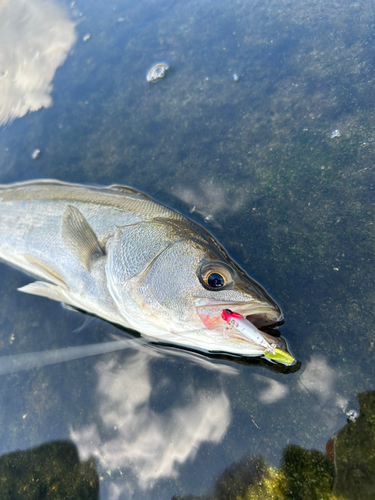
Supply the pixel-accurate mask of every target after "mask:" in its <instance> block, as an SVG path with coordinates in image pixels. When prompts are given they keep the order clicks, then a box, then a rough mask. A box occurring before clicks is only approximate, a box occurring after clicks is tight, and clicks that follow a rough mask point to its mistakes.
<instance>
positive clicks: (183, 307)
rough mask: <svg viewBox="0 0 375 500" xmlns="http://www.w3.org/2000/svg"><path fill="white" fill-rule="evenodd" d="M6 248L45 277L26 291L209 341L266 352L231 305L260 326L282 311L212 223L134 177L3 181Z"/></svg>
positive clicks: (213, 345) (143, 328)
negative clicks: (233, 322)
mask: <svg viewBox="0 0 375 500" xmlns="http://www.w3.org/2000/svg"><path fill="white" fill-rule="evenodd" d="M0 258H1V259H2V260H4V261H6V262H8V263H10V264H13V265H14V266H17V267H18V268H21V269H23V270H24V271H26V272H28V273H30V274H32V275H34V276H36V277H37V278H38V281H36V282H34V283H30V284H29V285H26V286H25V287H23V288H21V289H20V290H21V291H23V292H26V293H31V294H35V295H40V296H44V297H48V298H50V299H53V300H57V301H61V302H63V303H65V304H69V305H71V306H73V307H75V308H78V309H81V310H84V311H87V312H89V313H92V314H95V315H97V316H99V317H102V318H104V319H106V320H107V321H110V322H112V323H116V324H118V325H122V326H124V327H127V328H131V329H133V330H136V331H138V332H140V333H141V334H142V335H143V336H145V337H147V338H148V339H152V340H158V341H161V342H168V343H172V344H178V345H182V346H185V347H188V348H193V349H198V350H200V351H205V352H221V353H229V354H240V355H243V356H259V355H260V354H261V352H260V350H259V346H257V345H256V344H255V343H254V342H252V341H251V339H249V338H246V336H244V335H242V334H241V333H240V332H238V331H236V332H235V333H233V329H230V328H228V325H227V324H226V322H225V321H224V320H223V319H222V317H221V312H222V310H223V309H225V308H229V309H233V310H235V311H238V312H239V313H241V314H242V315H243V316H245V317H247V318H248V319H249V320H250V321H251V322H252V323H253V324H254V325H255V326H257V327H262V326H268V325H272V324H276V323H278V322H280V321H281V320H282V313H281V311H280V309H279V307H278V306H277V305H276V304H275V302H274V301H273V300H272V299H271V298H270V297H269V296H268V295H267V293H266V292H265V291H264V290H263V289H262V288H261V287H260V286H259V285H258V284H257V283H255V282H254V281H253V280H251V278H249V277H248V276H247V275H246V274H245V272H244V271H243V270H242V269H240V268H239V267H238V266H237V265H236V264H235V263H234V262H233V261H232V260H231V259H230V258H229V256H228V255H227V253H226V252H225V250H224V249H223V248H222V247H221V246H220V244H219V243H218V242H217V241H216V240H215V239H214V238H213V237H212V236H211V235H210V234H209V233H208V232H206V231H205V230H204V229H203V228H202V227H200V226H199V225H197V224H195V223H194V222H192V221H190V220H189V219H187V218H185V217H184V216H182V215H181V214H179V213H178V212H175V211H174V210H171V209H169V208H168V207H165V206H163V205H161V204H159V203H157V202H155V201H154V200H152V199H151V198H149V197H148V196H146V195H145V194H143V193H140V192H138V191H136V190H133V189H131V188H127V187H122V186H110V187H108V188H104V187H103V188H100V187H93V186H86V185H79V184H69V183H63V182H59V181H55V180H38V181H31V182H24V183H17V184H9V185H0Z"/></svg>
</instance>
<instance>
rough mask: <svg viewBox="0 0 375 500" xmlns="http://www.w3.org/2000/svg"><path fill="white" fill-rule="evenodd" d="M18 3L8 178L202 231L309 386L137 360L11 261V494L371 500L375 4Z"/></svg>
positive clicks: (136, 345)
mask: <svg viewBox="0 0 375 500" xmlns="http://www.w3.org/2000/svg"><path fill="white" fill-rule="evenodd" d="M25 5H26V3H24V2H22V1H21V0H10V1H9V2H8V4H6V2H4V1H3V2H2V1H1V0H0V9H2V10H0V28H1V27H2V26H3V27H4V26H5V25H6V26H8V27H7V29H8V31H7V32H6V34H5V35H4V33H5V31H2V30H1V29H0V90H1V94H2V96H5V97H4V99H3V100H0V123H3V125H2V126H1V127H0V151H1V154H0V183H7V182H14V181H21V180H26V179H32V178H58V179H61V180H64V181H70V182H83V183H95V184H101V185H108V184H113V183H116V184H125V185H130V186H132V187H134V188H137V189H139V190H141V191H144V192H146V193H147V194H149V195H150V196H152V197H154V198H155V199H157V200H158V201H160V202H162V203H165V204H167V205H169V206H171V207H172V208H174V209H176V210H179V211H180V212H181V213H183V214H184V215H186V216H188V217H190V218H192V219H194V220H195V221H197V222H198V223H200V224H202V225H203V226H204V227H205V228H206V229H207V230H209V231H210V232H211V233H212V234H214V235H215V236H216V237H217V238H218V240H219V241H220V242H221V243H222V244H223V246H224V247H225V248H226V250H227V251H228V253H229V254H230V255H231V257H232V258H234V259H235V260H236V261H237V262H238V263H239V264H240V265H241V266H242V267H243V268H244V269H246V271H247V272H248V273H249V274H250V275H251V276H252V277H253V278H255V279H256V280H257V281H259V282H260V283H261V284H262V285H263V286H264V287H265V288H266V290H267V291H268V292H269V293H270V294H271V295H272V297H273V298H274V299H275V300H276V302H277V303H278V304H279V305H280V306H281V307H282V310H283V312H284V316H285V324H284V325H282V326H281V327H280V328H279V331H280V333H281V334H282V335H283V337H285V338H286V339H287V340H288V344H289V346H290V348H291V350H292V352H293V354H294V355H295V357H296V358H297V359H298V360H299V361H300V362H301V368H300V369H299V370H298V371H297V372H295V373H278V372H276V371H274V370H271V369H269V368H267V367H266V366H265V365H264V364H259V363H254V364H241V363H236V362H234V361H231V360H228V359H210V358H207V357H204V356H201V355H195V354H193V353H189V352H185V351H182V350H177V349H170V348H168V349H167V348H160V347H155V346H150V345H147V344H144V343H143V342H142V341H141V340H134V339H133V338H132V337H130V335H128V334H127V333H126V332H123V331H121V330H119V329H117V328H115V327H114V326H112V325H110V324H108V323H106V322H104V321H102V320H100V319H97V318H93V319H90V318H88V317H87V316H84V315H83V314H80V313H78V312H74V311H71V310H67V309H65V308H63V307H62V306H61V305H59V304H57V303H54V302H52V301H48V300H46V299H42V298H38V297H32V296H28V295H23V294H20V293H18V292H17V290H16V289H17V288H18V287H21V286H23V285H25V284H27V283H28V282H29V281H30V277H28V276H26V275H25V274H23V273H22V272H19V271H17V270H15V269H13V268H11V267H8V266H7V265H5V264H0V270H1V277H2V279H1V282H0V356H1V357H2V358H1V367H0V373H1V376H0V423H1V425H0V454H1V455H2V458H0V471H1V477H3V478H6V480H5V479H4V481H3V482H2V483H1V482H0V488H3V489H4V493H3V492H2V494H1V495H0V496H1V498H8V497H9V498H13V497H12V494H11V487H10V485H12V487H13V488H15V490H14V491H16V490H17V491H18V490H19V491H22V494H23V495H24V496H23V497H22V498H31V494H32V492H34V491H37V492H38V491H39V490H38V488H42V487H43V488H44V490H43V491H47V492H48V494H49V495H50V497H48V498H66V497H67V495H68V493H69V494H70V495H73V497H74V495H75V497H77V498H78V493H77V492H78V491H83V492H84V494H85V495H86V496H82V498H99V497H100V499H102V500H107V499H134V500H137V499H142V500H143V499H146V500H147V499H150V500H154V499H157V500H163V499H168V500H169V499H171V498H172V497H173V496H175V497H179V498H180V497H181V498H185V497H187V496H188V495H195V496H196V497H198V498H205V499H207V498H215V499H216V498H226V499H228V498H236V497H235V496H233V497H231V496H230V495H231V494H232V495H233V491H235V492H237V493H238V498H241V499H242V498H250V494H252V495H258V496H253V497H251V498H271V494H273V495H274V498H280V499H284V498H332V499H333V498H337V499H338V498H345V499H346V498H348V499H349V498H361V499H365V498H369V499H370V498H374V497H375V485H374V482H373V477H375V462H374V461H375V456H374V454H373V453H374V452H373V450H374V444H375V435H374V432H373V430H371V429H372V427H371V422H373V421H374V418H375V405H374V402H373V400H374V394H373V392H367V393H366V391H374V380H375V377H374V371H375V368H374V363H373V357H374V342H375V333H374V332H375V328H374V316H373V305H374V248H375V245H374V243H375V233H374V207H375V199H374V177H373V176H374V167H373V164H374V161H373V157H374V154H375V132H374V127H373V123H374V122H375V116H374V115H375V98H374V95H375V94H374V91H373V87H374V79H375V76H374V75H375V73H374V63H375V60H374V55H373V43H374V34H373V24H374V21H375V19H374V18H375V12H374V6H373V3H372V2H370V1H363V2H351V1H347V0H344V1H341V2H335V1H334V2H329V3H328V2H323V1H318V0H316V1H312V0H303V1H301V0H298V1H297V0H290V1H286V0H285V1H282V0H277V1H276V0H275V1H264V0H262V1H258V2H257V1H251V2H249V1H245V0H239V1H237V2H228V1H225V2H224V1H220V0H219V1H215V2H213V1H211V0H207V1H202V2H196V1H195V0H192V1H187V0H185V1H184V2H182V1H181V0H175V1H172V0H159V1H152V0H141V1H139V2H132V1H125V0H124V1H116V0H115V1H113V2H110V3H108V2H102V1H96V0H90V1H86V2H83V1H79V0H78V1H76V2H75V3H72V4H71V3H70V2H65V3H64V2H60V3H58V4H57V3H56V4H54V3H52V2H51V0H46V1H44V2H41V1H39V0H32V1H31V0H29V1H28V5H29V7H26V6H25ZM38 16H42V19H43V23H41V17H38ZM9 20H10V22H9ZM1 23H3V24H1ZM1 33H3V35H1ZM20 33H21V35H20ZM51 33H53V36H52V35H51ZM25 37H26V38H25ZM11 50H13V52H10V51H11ZM159 62H165V63H166V64H167V65H168V66H169V69H168V71H167V73H166V76H165V77H164V78H163V79H162V80H160V81H158V82H156V83H153V84H150V83H149V82H147V81H146V75H147V72H148V71H149V69H150V68H151V67H152V66H153V65H154V64H156V63H159ZM234 75H237V76H238V79H236V78H234ZM51 85H52V86H53V87H52V88H51V87H50V86H51ZM4 103H5V104H4ZM19 103H21V104H22V106H21V104H19ZM10 108H11V111H9V109H10ZM15 108H16V112H15V111H14V109H15ZM33 109H35V111H33ZM37 109H38V110H37ZM27 110H29V112H27ZM17 113H18V115H22V114H23V115H24V116H19V117H18V118H17V117H16V116H17ZM25 113H26V114H25ZM9 118H13V121H9ZM5 122H6V123H5ZM336 130H339V134H337V133H333V132H334V131H336ZM331 136H334V137H331ZM36 149H39V150H40V155H38V156H37V158H36V159H33V158H32V155H33V152H34V151H35V150H36ZM81 327H82V328H81ZM119 340H120V341H123V344H124V345H123V349H121V350H116V351H115V352H107V349H108V345H109V344H108V342H118V341H119ZM98 345H100V347H98ZM80 346H81V347H80ZM82 346H87V347H86V348H85V347H82ZM93 346H94V347H93ZM120 347H122V344H118V343H117V344H113V348H114V349H115V348H116V349H119V348H120ZM68 348H70V349H68ZM43 351H46V352H49V353H50V354H47V353H46V352H45V353H43V354H40V353H41V352H43ZM30 353H35V354H32V355H31V354H30ZM23 354H29V356H28V357H25V358H23V357H20V356H21V355H23ZM14 356H18V357H17V358H15V357H14ZM364 393H366V394H364ZM357 397H359V398H360V404H361V409H360V406H359V403H358V401H357V400H356V398H357ZM351 409H354V410H357V411H359V409H360V411H359V418H358V420H357V421H356V422H354V423H349V424H347V415H346V413H347V412H348V411H349V410H351ZM344 426H346V427H345V428H344ZM343 428H344V429H343ZM341 429H343V430H341ZM333 436H336V437H335V438H334V439H333V441H332V440H331V438H332V437H333ZM348 436H349V437H348ZM330 440H331V441H330ZM327 443H328V446H327V447H326V445H327ZM41 445H43V447H42V448H35V447H39V446H41ZM292 445H296V446H297V447H299V448H291V446H292ZM16 450H22V451H20V452H19V453H16V454H12V455H7V454H10V453H12V452H15V451H16ZM311 450H317V452H316V453H315V454H314V453H312V452H311ZM77 453H78V454H77ZM257 457H258V458H257ZM7 464H8V465H7ZM9 464H13V468H12V467H10V466H9ZM46 464H47V465H46ZM301 464H304V465H301ZM228 467H231V469H229V471H228V470H227V472H224V473H223V471H224V469H226V468H228ZM72 471H73V472H72ZM319 474H320V475H319ZM312 476H314V477H317V478H318V479H317V480H315V481H312V480H311V477H312ZM234 477H235V479H233V478H234ZM4 485H5V486H4ZM41 485H42V486H41ZM64 488H65V489H64ZM74 488H76V489H74ZM225 488H227V489H225ZM230 488H232V489H231V491H232V493H231V494H230V493H228V491H229V489H230ZM267 488H268V489H267ZM12 491H13V490H12ZM40 491H42V489H41V490H40ZM72 492H73V493H72ZM7 494H8V495H9V496H8V497H7V496H6V495H7ZM262 494H263V495H264V496H261V495H262ZM314 494H315V496H314ZM4 495H5V496H4ZM28 495H29V496H28ZM40 495H42V493H40ZM58 495H60V496H58ZM64 495H65V497H64ZM203 495H205V496H203ZM246 495H248V496H247V497H246ZM267 495H268V496H267ZM277 495H278V496H277ZM340 495H341V496H340ZM356 495H357V496H356ZM40 497H41V496H40ZM33 498H35V497H33ZM190 498H191V497H190Z"/></svg>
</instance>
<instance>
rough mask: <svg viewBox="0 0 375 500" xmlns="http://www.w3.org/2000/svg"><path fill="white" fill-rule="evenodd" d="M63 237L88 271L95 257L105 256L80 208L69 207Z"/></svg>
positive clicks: (62, 228)
mask: <svg viewBox="0 0 375 500" xmlns="http://www.w3.org/2000/svg"><path fill="white" fill-rule="evenodd" d="M61 237H62V240H63V242H64V244H65V245H66V247H67V248H68V249H69V251H70V252H71V253H72V254H73V255H74V257H76V259H78V261H79V262H80V263H81V264H82V266H83V267H84V268H85V269H86V270H87V271H89V267H90V260H91V259H92V257H93V256H94V255H104V252H103V250H102V248H101V246H100V244H99V241H98V238H97V237H96V235H95V233H94V231H93V230H92V229H91V227H90V225H89V223H88V222H87V220H86V219H85V218H84V216H83V215H82V214H81V212H80V211H79V210H78V208H76V207H73V206H72V205H68V206H67V208H66V210H65V213H64V215H63V220H62V226H61Z"/></svg>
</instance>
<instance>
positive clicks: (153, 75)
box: [146, 63, 169, 83]
mask: <svg viewBox="0 0 375 500" xmlns="http://www.w3.org/2000/svg"><path fill="white" fill-rule="evenodd" d="M167 69H169V68H168V65H167V64H165V63H158V64H155V66H153V67H152V68H151V69H150V71H149V72H148V73H147V76H146V78H147V81H148V82H151V83H155V82H157V81H158V80H161V79H162V78H164V77H165V74H166V72H167Z"/></svg>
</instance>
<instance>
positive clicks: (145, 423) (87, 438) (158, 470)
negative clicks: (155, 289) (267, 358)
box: [70, 350, 231, 489]
mask: <svg viewBox="0 0 375 500" xmlns="http://www.w3.org/2000/svg"><path fill="white" fill-rule="evenodd" d="M155 356H156V357H158V356H159V357H160V356H162V355H161V354H160V353H153V354H152V355H150V354H149V353H146V352H145V351H144V350H139V351H137V352H136V353H135V354H133V355H131V356H130V357H129V358H127V360H126V362H125V363H124V364H123V365H122V366H121V365H119V364H118V362H117V360H116V358H113V357H111V359H109V360H108V359H105V360H102V361H100V362H99V363H98V364H97V366H96V370H97V374H98V378H99V380H98V385H97V394H98V399H99V409H98V411H99V420H98V424H91V425H90V426H88V427H86V428H81V429H72V430H71V433H70V437H71V439H72V440H73V441H74V442H75V443H76V445H77V447H78V449H79V451H80V455H81V458H83V457H89V456H94V457H96V458H97V459H98V461H99V463H100V466H101V467H102V468H103V469H105V470H107V469H110V470H115V469H120V470H121V471H125V472H126V478H127V481H128V482H127V483H126V484H125V483H124V484H123V487H124V489H133V487H136V486H138V487H140V488H142V489H146V488H148V487H151V486H152V484H153V483H154V482H155V481H156V480H158V479H161V478H167V477H176V476H177V473H178V467H179V466H180V465H181V464H184V463H185V462H186V461H187V460H192V459H193V458H194V457H195V455H196V454H197V451H198V450H199V448H200V446H201V445H202V443H204V442H211V443H218V442H220V441H221V439H222V438H223V437H224V435H225V433H226V431H227V429H228V426H229V424H230V421H231V411H230V402H229V398H228V396H227V395H226V393H225V392H224V390H223V389H222V388H221V387H220V383H217V384H215V386H214V387H210V389H209V390H207V389H204V388H200V389H195V388H194V387H193V386H192V385H190V384H187V383H186V380H184V379H183V378H182V379H181V380H180V381H177V382H176V381H175V380H174V381H173V382H174V383H177V384H179V387H178V388H179V395H178V401H176V402H175V401H172V404H171V405H170V406H169V407H168V408H166V409H164V411H155V409H154V408H153V407H152V404H151V398H152V396H153V392H154V391H155V390H159V391H160V390H164V389H163V386H164V387H165V388H166V389H165V390H167V387H168V380H165V377H166V375H163V377H164V380H163V379H161V380H159V381H158V382H157V384H156V385H157V386H159V389H158V388H157V387H155V386H154V384H153V382H152V377H151V372H150V368H151V361H152V359H155ZM217 368H218V370H219V371H220V366H218V367H217ZM223 368H225V367H223ZM225 372H226V370H225ZM215 380H216V381H217V378H216V379H215ZM160 385H161V386H162V388H161V389H160ZM130 478H131V479H130ZM130 483H132V484H130Z"/></svg>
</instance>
